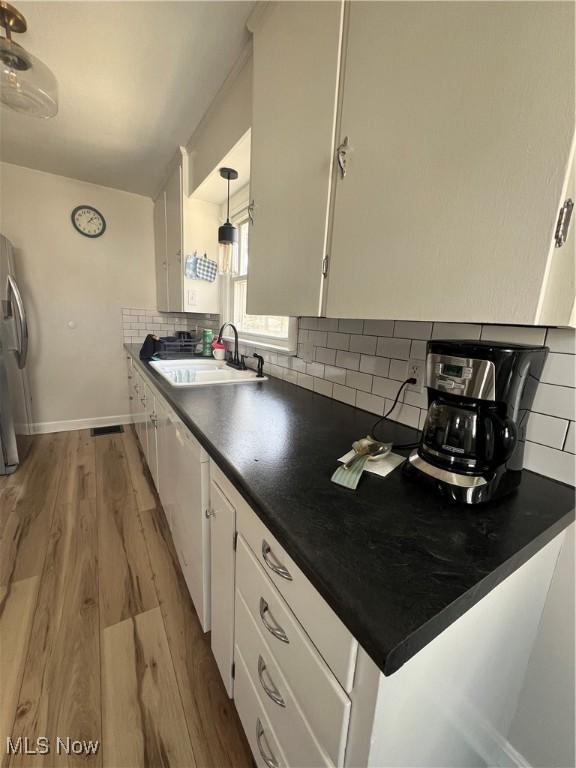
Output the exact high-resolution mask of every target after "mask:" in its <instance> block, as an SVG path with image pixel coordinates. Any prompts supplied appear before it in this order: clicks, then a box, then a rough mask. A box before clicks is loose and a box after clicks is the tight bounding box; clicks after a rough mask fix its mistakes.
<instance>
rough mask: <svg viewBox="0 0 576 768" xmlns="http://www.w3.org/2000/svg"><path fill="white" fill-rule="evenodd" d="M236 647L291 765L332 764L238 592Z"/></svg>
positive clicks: (319, 765)
mask: <svg viewBox="0 0 576 768" xmlns="http://www.w3.org/2000/svg"><path fill="white" fill-rule="evenodd" d="M235 616H236V633H235V641H236V647H237V649H239V651H240V653H241V654H242V658H243V659H244V661H245V662H246V667H247V668H248V674H249V675H250V680H251V681H252V684H253V685H254V687H255V688H256V690H257V691H258V696H259V697H260V702H261V705H262V707H263V708H264V710H265V711H266V714H267V715H268V718H269V720H270V724H271V725H272V728H273V729H274V733H275V734H276V736H277V737H278V740H279V742H280V745H281V747H282V751H283V752H284V754H285V755H286V759H287V760H288V763H289V764H290V765H310V766H312V765H313V766H315V767H316V766H317V767H318V768H320V767H321V766H331V765H333V762H332V761H331V760H330V759H329V758H328V757H327V755H326V754H325V752H324V751H323V750H322V748H321V746H320V745H319V744H318V742H317V740H316V738H315V737H314V734H313V733H312V730H311V728H310V725H309V724H308V722H307V721H306V718H305V717H304V715H303V713H302V710H301V709H300V707H299V705H298V703H297V701H296V699H295V697H294V694H293V693H292V691H291V690H290V686H289V684H288V683H287V681H286V679H285V677H284V675H283V674H282V672H281V671H280V668H279V666H278V664H277V663H276V661H275V660H274V656H273V654H272V652H271V650H270V648H269V647H268V645H267V643H266V642H265V641H264V638H263V637H262V635H261V634H260V630H259V629H258V627H257V626H256V622H255V621H254V619H253V618H252V616H251V614H250V612H249V610H248V607H247V605H246V602H245V601H244V598H243V597H242V595H241V594H240V592H238V591H237V592H236V611H235Z"/></svg>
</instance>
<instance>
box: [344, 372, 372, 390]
mask: <svg viewBox="0 0 576 768" xmlns="http://www.w3.org/2000/svg"><path fill="white" fill-rule="evenodd" d="M346 386H348V387H352V388H353V389H362V390H363V391H364V392H370V391H371V390H372V376H370V375H369V374H367V373H358V372H357V371H346Z"/></svg>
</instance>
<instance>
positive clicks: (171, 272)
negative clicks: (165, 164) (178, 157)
mask: <svg viewBox="0 0 576 768" xmlns="http://www.w3.org/2000/svg"><path fill="white" fill-rule="evenodd" d="M166 259H167V263H168V309H169V310H170V311H171V312H181V311H182V304H183V293H182V281H183V268H182V166H181V165H178V167H177V168H176V169H175V170H174V171H173V173H172V175H171V176H170V178H169V179H168V183H167V184H166Z"/></svg>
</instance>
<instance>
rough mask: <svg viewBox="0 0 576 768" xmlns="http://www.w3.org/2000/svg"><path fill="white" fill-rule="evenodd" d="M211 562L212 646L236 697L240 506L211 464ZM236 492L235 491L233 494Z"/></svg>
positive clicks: (223, 676) (227, 688)
mask: <svg viewBox="0 0 576 768" xmlns="http://www.w3.org/2000/svg"><path fill="white" fill-rule="evenodd" d="M211 475H212V478H211V482H210V523H211V531H210V534H211V535H210V545H211V547H210V550H211V553H210V564H211V586H212V589H211V603H212V632H211V638H210V641H211V646H212V653H213V654H214V658H215V659H216V664H217V665H218V669H219V670H220V674H221V675H222V679H223V681H224V685H225V687H226V691H227V693H228V695H229V696H230V697H232V691H233V685H234V683H233V671H232V662H233V657H234V580H235V579H234V569H235V552H234V545H235V537H236V510H235V508H234V507H233V506H232V503H231V502H230V501H229V499H228V498H227V496H225V495H224V491H223V490H222V488H221V487H220V486H221V485H226V484H225V483H223V482H222V477H221V476H219V475H220V473H219V472H218V471H217V470H216V469H215V467H214V465H213V464H212V465H211ZM229 495H232V494H229Z"/></svg>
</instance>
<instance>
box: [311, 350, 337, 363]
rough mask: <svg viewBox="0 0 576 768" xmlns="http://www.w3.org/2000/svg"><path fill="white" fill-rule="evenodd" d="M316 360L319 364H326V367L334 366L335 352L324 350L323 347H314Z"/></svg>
mask: <svg viewBox="0 0 576 768" xmlns="http://www.w3.org/2000/svg"><path fill="white" fill-rule="evenodd" d="M316 360H317V361H318V362H319V363H328V365H334V363H335V362H336V350H335V349H325V348H324V347H316Z"/></svg>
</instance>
